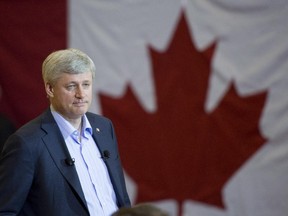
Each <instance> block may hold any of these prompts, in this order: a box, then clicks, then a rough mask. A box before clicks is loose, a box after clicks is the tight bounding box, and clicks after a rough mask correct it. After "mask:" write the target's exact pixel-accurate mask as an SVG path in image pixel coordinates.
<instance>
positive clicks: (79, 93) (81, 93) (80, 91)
mask: <svg viewBox="0 0 288 216" xmlns="http://www.w3.org/2000/svg"><path fill="white" fill-rule="evenodd" d="M84 94H85V93H84V89H83V88H82V87H81V86H79V87H78V88H77V90H76V94H75V97H77V98H83V97H84Z"/></svg>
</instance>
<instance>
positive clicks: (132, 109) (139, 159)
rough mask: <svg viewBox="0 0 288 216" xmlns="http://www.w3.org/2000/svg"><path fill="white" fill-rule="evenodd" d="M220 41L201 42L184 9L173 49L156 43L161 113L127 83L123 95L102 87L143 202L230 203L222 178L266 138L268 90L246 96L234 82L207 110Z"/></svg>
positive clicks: (105, 107)
mask: <svg viewBox="0 0 288 216" xmlns="http://www.w3.org/2000/svg"><path fill="white" fill-rule="evenodd" d="M214 49H215V46H211V47H210V48H209V49H207V50H205V51H204V52H200V51H197V50H196V48H195V47H194V45H193V42H192V41H191V37H190V35H189V31H188V27H187V24H186V21H185V18H184V16H182V18H181V19H180V21H179V24H178V27H177V30H176V32H175V35H174V38H173V40H172V41H171V44H170V47H169V49H168V50H167V51H166V52H165V53H159V52H157V51H155V50H153V49H150V53H151V59H152V63H153V72H154V79H155V86H156V98H157V111H156V112H155V113H147V112H145V110H143V108H142V107H141V105H140V104H139V103H138V102H137V99H136V98H135V96H134V94H133V92H132V91H131V89H130V87H129V86H128V88H127V92H126V94H125V95H124V96H123V98H120V99H112V98H110V97H108V96H104V95H101V103H102V107H103V114H104V115H106V116H108V117H110V118H111V119H112V120H113V122H114V124H115V127H116V131H117V134H118V140H119V148H120V152H121V158H122V162H123V166H124V168H125V170H126V172H127V173H128V174H129V175H130V176H131V177H132V178H133V179H134V181H135V182H136V183H137V186H138V193H137V202H144V201H156V200H163V199H175V200H177V201H178V202H179V204H181V202H183V201H184V200H187V199H190V200H195V201H200V202H204V203H207V204H212V205H216V206H218V207H224V204H223V202H222V196H221V192H222V188H223V186H224V184H225V183H226V182H227V180H228V179H229V178H230V177H231V176H232V175H233V174H234V173H235V171H237V170H238V169H239V168H240V166H241V165H243V163H245V161H246V160H247V159H248V158H249V157H251V155H252V154H254V153H255V152H256V151H257V149H258V148H259V147H261V146H262V145H263V144H264V143H265V139H264V138H263V137H262V136H261V134H260V132H259V129H258V124H259V118H260V115H261V112H262V109H263V106H264V102H265V99H266V92H263V93H261V94H260V93H259V94H257V95H253V96H249V97H240V96H239V95H238V94H237V92H236V90H235V87H234V85H233V84H231V86H230V88H229V89H228V92H227V93H226V95H225V96H224V98H223V99H222V100H221V101H220V103H219V105H218V107H217V108H216V109H215V110H214V111H213V112H211V113H207V112H206V111H205V109H204V104H205V100H206V96H207V90H208V80H209V76H210V68H211V59H212V57H213V52H214Z"/></svg>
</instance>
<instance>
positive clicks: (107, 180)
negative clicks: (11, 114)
mask: <svg viewBox="0 0 288 216" xmlns="http://www.w3.org/2000/svg"><path fill="white" fill-rule="evenodd" d="M42 75H43V80H44V83H45V89H46V94H47V97H48V98H49V100H50V107H49V109H48V110H46V111H45V112H44V113H43V114H41V115H40V116H38V117H37V118H36V119H34V120H32V121H31V122H29V123H27V124H26V125H24V126H23V127H22V128H20V129H19V130H18V131H16V132H15V133H14V134H13V135H12V136H10V138H9V139H8V140H7V142H6V143H5V144H4V148H3V151H2V154H1V156H0V215H28V216H34V215H35V216H36V215H37V216H46V215H47V216H73V215H75V216H76V215H77V216H85V215H92V216H101V215H105V216H106V215H111V214H112V213H113V212H115V211H116V210H117V209H118V208H120V207H124V206H128V207H129V206H130V201H129V197H128V194H127V191H126V186H125V182H124V177H123V171H122V167H121V162H120V158H119V154H118V149H117V140H116V135H115V133H114V129H113V126H112V123H111V121H110V120H108V119H107V118H105V117H102V116H99V115H96V114H92V113H89V112H87V111H88V109H89V106H90V104H91V99H92V83H93V78H94V76H95V66H94V63H93V61H92V60H91V59H90V58H89V57H88V56H87V55H86V54H84V53H83V52H81V51H79V50H76V49H67V50H59V51H56V52H53V53H51V54H50V55H49V56H48V57H47V58H46V59H45V61H44V62H43V65H42Z"/></svg>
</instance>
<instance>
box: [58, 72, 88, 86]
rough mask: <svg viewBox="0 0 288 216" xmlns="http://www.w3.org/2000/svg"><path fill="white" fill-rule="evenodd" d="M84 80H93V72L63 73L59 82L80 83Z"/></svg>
mask: <svg viewBox="0 0 288 216" xmlns="http://www.w3.org/2000/svg"><path fill="white" fill-rule="evenodd" d="M84 81H92V73H91V72H86V73H81V74H69V73H63V74H62V75H61V76H60V77H59V79H58V82H61V83H69V82H76V83H78V82H79V83H80V82H84Z"/></svg>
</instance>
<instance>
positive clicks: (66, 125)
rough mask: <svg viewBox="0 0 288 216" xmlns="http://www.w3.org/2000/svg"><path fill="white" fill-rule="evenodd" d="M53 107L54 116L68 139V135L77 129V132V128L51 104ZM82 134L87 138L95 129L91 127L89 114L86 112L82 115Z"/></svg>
mask: <svg viewBox="0 0 288 216" xmlns="http://www.w3.org/2000/svg"><path fill="white" fill-rule="evenodd" d="M50 109H51V113H52V116H53V117H54V119H55V121H56V123H57V124H58V126H59V128H60V131H61V133H62V135H63V137H64V138H65V139H66V138H67V137H68V136H71V135H73V134H74V133H75V131H76V132H77V129H76V128H74V127H73V126H72V125H71V123H70V122H68V121H67V120H66V119H65V118H64V117H63V116H62V115H60V114H59V113H58V112H56V111H55V109H54V108H53V107H52V105H51V106H50ZM82 124H83V125H82V134H81V135H82V136H84V137H85V138H87V136H89V135H91V136H92V134H93V130H92V127H91V124H90V122H89V121H88V118H87V116H86V115H85V114H84V115H83V117H82Z"/></svg>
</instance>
